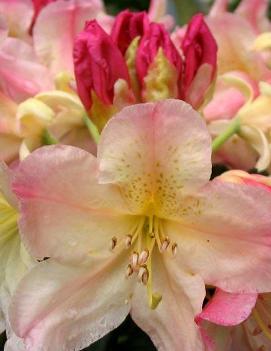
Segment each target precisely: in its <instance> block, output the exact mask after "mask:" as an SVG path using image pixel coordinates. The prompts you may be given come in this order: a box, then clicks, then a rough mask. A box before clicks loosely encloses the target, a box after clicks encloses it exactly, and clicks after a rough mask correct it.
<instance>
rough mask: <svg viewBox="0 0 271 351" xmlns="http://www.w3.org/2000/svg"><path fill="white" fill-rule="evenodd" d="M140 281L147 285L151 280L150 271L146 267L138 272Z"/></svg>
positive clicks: (142, 267)
mask: <svg viewBox="0 0 271 351" xmlns="http://www.w3.org/2000/svg"><path fill="white" fill-rule="evenodd" d="M138 280H139V281H140V282H142V283H143V284H144V285H147V283H148V280H149V271H148V269H147V267H146V266H141V267H140V268H139V271H138Z"/></svg>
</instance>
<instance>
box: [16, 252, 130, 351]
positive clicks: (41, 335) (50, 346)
mask: <svg viewBox="0 0 271 351" xmlns="http://www.w3.org/2000/svg"><path fill="white" fill-rule="evenodd" d="M124 262H125V263H126V260H125V259H124V260H123V257H118V256H114V255H113V256H112V257H110V259H107V260H105V259H103V260H101V259H100V260H99V259H98V258H96V259H94V258H91V259H89V260H88V263H85V265H82V266H68V265H67V266H65V265H61V264H59V263H57V262H54V261H53V260H49V261H45V262H42V263H40V264H39V265H38V266H37V267H36V268H34V269H33V270H32V271H31V272H30V273H29V274H28V275H27V276H26V277H25V278H24V279H23V280H22V282H21V283H20V285H19V287H18V289H17V292H16V293H15V296H14V298H13V302H12V307H11V310H10V319H11V325H12V328H13V330H15V332H16V334H17V335H19V336H20V337H22V338H24V341H25V343H26V348H27V349H28V350H38V349H39V346H40V345H42V348H43V351H52V350H61V349H62V350H65V351H74V350H81V349H83V348H85V347H87V346H88V345H89V344H91V343H93V342H95V341H96V340H97V339H99V338H101V337H102V336H103V335H105V334H106V333H108V332H109V331H111V330H112V329H114V328H116V327H117V326H118V325H119V324H120V323H121V322H122V321H123V320H124V319H125V317H126V316H127V314H128V313H129V309H130V303H129V301H130V294H131V288H132V281H131V280H127V279H126V278H125V267H124V265H123V264H122V263H124ZM126 300H127V303H125V302H126Z"/></svg>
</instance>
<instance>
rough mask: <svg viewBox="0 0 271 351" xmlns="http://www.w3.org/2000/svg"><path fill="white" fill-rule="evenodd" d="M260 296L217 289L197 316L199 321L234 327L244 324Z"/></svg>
mask: <svg viewBox="0 0 271 351" xmlns="http://www.w3.org/2000/svg"><path fill="white" fill-rule="evenodd" d="M257 297H258V294H230V293H227V292H225V291H223V290H221V289H217V290H216V292H215V295H214V296H213V297H212V299H211V300H210V302H209V303H208V304H207V305H206V307H205V308H204V309H203V311H202V312H201V313H200V314H199V315H198V316H197V320H198V321H200V320H201V319H204V320H207V321H209V322H212V323H215V324H219V325H224V326H232V325H237V324H240V323H242V322H243V321H244V320H246V319H247V318H248V317H249V315H250V314H251V312H252V309H253V308H254V306H255V304H256V301H257Z"/></svg>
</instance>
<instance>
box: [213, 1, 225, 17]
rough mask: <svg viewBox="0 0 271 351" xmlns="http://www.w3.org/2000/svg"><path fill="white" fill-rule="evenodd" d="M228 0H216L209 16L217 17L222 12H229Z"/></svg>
mask: <svg viewBox="0 0 271 351" xmlns="http://www.w3.org/2000/svg"><path fill="white" fill-rule="evenodd" d="M228 2H229V0H215V1H214V3H213V6H212V8H211V10H210V12H209V16H213V17H215V16H217V15H219V14H221V13H222V14H223V13H225V12H227V7H228Z"/></svg>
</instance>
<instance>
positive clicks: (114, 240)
mask: <svg viewBox="0 0 271 351" xmlns="http://www.w3.org/2000/svg"><path fill="white" fill-rule="evenodd" d="M117 242H118V239H117V238H116V237H115V236H113V238H112V239H111V250H114V248H115V247H116V245H117Z"/></svg>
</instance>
